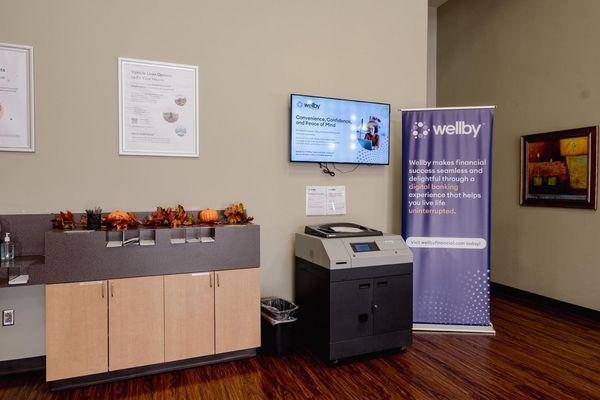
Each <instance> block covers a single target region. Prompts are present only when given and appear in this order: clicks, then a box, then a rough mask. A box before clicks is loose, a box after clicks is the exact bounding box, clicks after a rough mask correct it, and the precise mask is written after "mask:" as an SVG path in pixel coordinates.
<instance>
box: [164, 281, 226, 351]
mask: <svg viewBox="0 0 600 400" xmlns="http://www.w3.org/2000/svg"><path fill="white" fill-rule="evenodd" d="M214 286H215V284H214V273H213V272H202V273H193V274H179V275H166V276H165V361H167V362H168V361H176V360H183V359H186V358H194V357H201V356H206V355H210V354H214V353H215V297H214V296H215V289H214Z"/></svg>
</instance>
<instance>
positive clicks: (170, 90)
mask: <svg viewBox="0 0 600 400" xmlns="http://www.w3.org/2000/svg"><path fill="white" fill-rule="evenodd" d="M197 98H198V67H196V66H192V65H181V64H168V63H162V62H154V61H145V60H133V59H125V58H119V111H120V121H119V143H120V149H119V154H123V155H150V156H180V157H198V155H199V146H198V105H197Z"/></svg>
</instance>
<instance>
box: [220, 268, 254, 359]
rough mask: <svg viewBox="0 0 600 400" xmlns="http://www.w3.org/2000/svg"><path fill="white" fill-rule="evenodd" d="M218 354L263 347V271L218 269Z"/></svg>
mask: <svg viewBox="0 0 600 400" xmlns="http://www.w3.org/2000/svg"><path fill="white" fill-rule="evenodd" d="M215 280H216V283H217V286H216V288H215V344H216V346H215V349H216V352H217V353H225V352H228V351H235V350H243V349H251V348H256V347H259V346H260V270H259V269H258V268H249V269H237V270H228V271H218V272H215Z"/></svg>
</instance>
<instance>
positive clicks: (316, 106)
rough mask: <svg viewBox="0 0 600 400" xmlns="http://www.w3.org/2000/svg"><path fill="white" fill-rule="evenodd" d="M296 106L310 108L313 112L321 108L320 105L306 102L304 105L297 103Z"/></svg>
mask: <svg viewBox="0 0 600 400" xmlns="http://www.w3.org/2000/svg"><path fill="white" fill-rule="evenodd" d="M296 106H298V108H302V107H306V108H312V109H315V110H318V109H319V108H321V105H320V104H317V103H315V102H313V101H307V102H306V103H303V102H301V101H299V102H298V103H296Z"/></svg>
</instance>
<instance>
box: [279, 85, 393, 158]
mask: <svg viewBox="0 0 600 400" xmlns="http://www.w3.org/2000/svg"><path fill="white" fill-rule="evenodd" d="M291 118H292V120H291V139H290V161H293V162H318V163H340V164H383V165H387V164H389V162H390V105H389V104H383V103H373V102H366V101H356V100H343V99H334V98H328V97H317V96H304V95H299V94H292V112H291Z"/></svg>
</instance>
